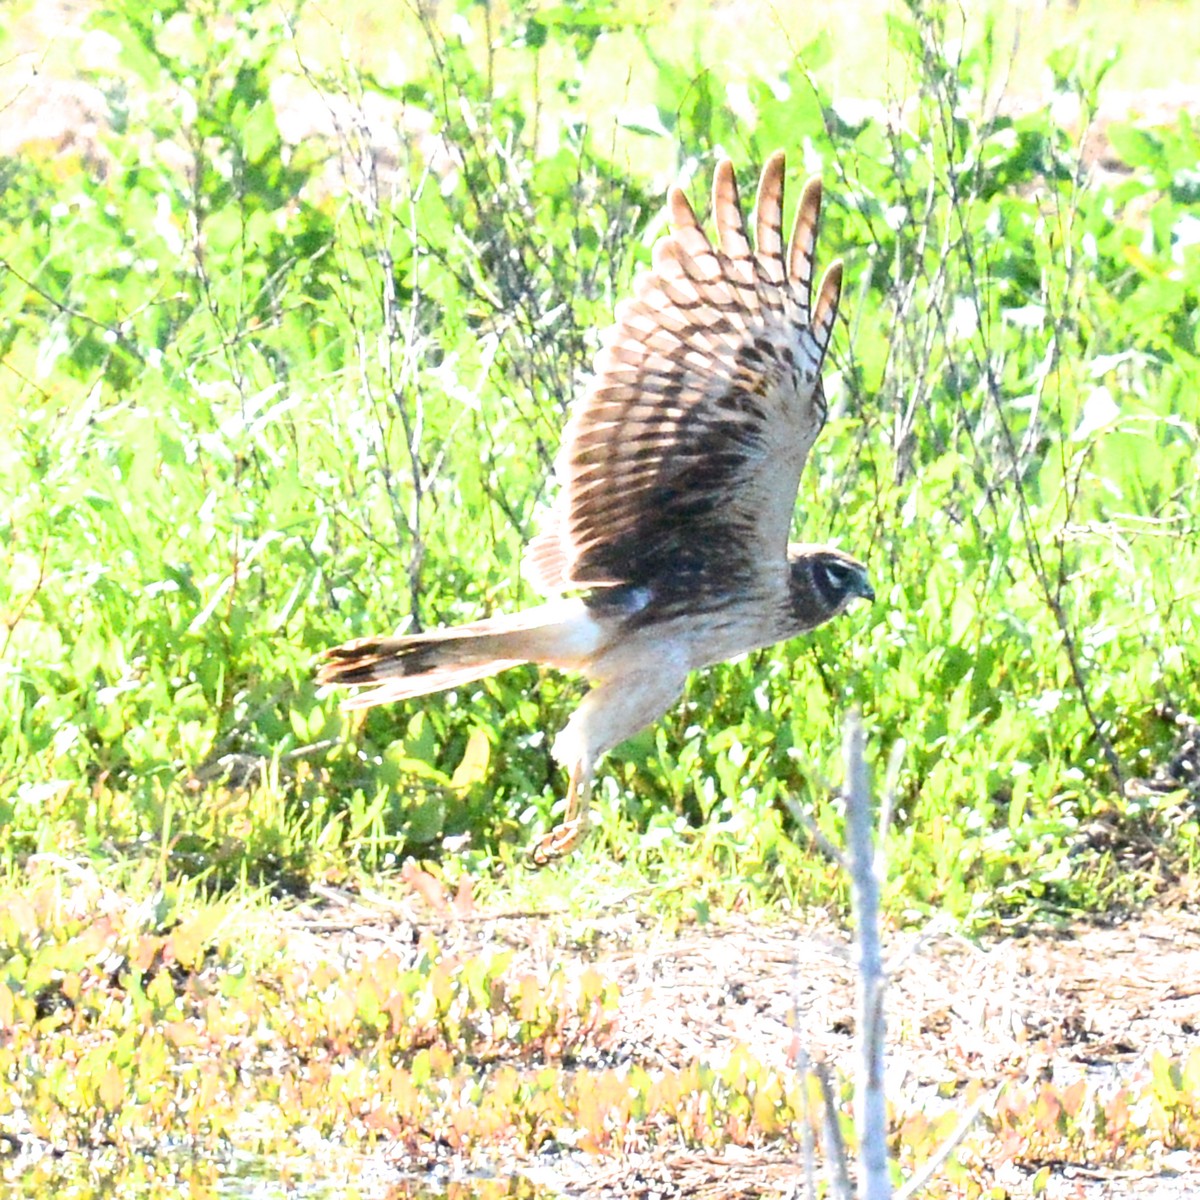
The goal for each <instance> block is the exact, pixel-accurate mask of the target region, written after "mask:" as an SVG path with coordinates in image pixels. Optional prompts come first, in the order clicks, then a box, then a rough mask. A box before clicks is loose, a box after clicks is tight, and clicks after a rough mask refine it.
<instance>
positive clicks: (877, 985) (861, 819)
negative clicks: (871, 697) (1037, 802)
mask: <svg viewBox="0 0 1200 1200" xmlns="http://www.w3.org/2000/svg"><path fill="white" fill-rule="evenodd" d="M863 743H864V735H863V727H862V718H861V717H860V716H859V714H858V713H857V712H853V713H851V714H850V718H849V720H848V721H847V723H846V741H845V756H846V841H847V844H848V849H849V852H850V853H849V859H850V882H851V893H850V895H851V904H852V907H853V909H854V926H855V936H854V945H855V950H856V952H857V959H858V964H857V965H858V970H857V972H856V974H857V991H858V1046H859V1053H860V1059H859V1066H858V1078H857V1080H856V1081H855V1085H854V1112H855V1123H856V1124H857V1126H858V1195H859V1197H860V1200H890V1198H891V1195H892V1185H891V1181H890V1179H889V1178H888V1157H887V1099H886V1097H885V1096H884V1090H883V1050H884V1016H883V993H884V984H885V979H884V973H883V950H882V948H881V947H880V943H879V876H878V875H877V874H876V858H875V847H874V844H873V838H872V828H871V826H872V813H871V788H870V784H869V783H868V781H867V764H866V760H865V758H864V757H863Z"/></svg>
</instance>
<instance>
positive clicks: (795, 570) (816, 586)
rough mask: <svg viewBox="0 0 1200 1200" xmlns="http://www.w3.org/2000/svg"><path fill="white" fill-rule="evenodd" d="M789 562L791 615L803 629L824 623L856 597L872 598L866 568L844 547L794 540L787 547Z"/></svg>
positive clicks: (843, 610) (872, 594) (872, 590)
mask: <svg viewBox="0 0 1200 1200" xmlns="http://www.w3.org/2000/svg"><path fill="white" fill-rule="evenodd" d="M788 565H789V566H790V568H791V584H792V586H791V604H792V618H793V620H794V621H796V622H797V623H798V624H799V625H800V626H801V627H802V628H805V629H815V628H816V627H817V626H818V625H823V624H824V623H825V622H826V621H829V620H832V619H833V618H834V617H836V616H837V615H838V614H839V613H843V612H845V611H846V609H847V608H849V606H850V605H851V603H853V601H854V600H856V599H860V598H861V599H863V600H874V599H875V589H874V588H873V587H872V586H871V581H870V579H869V578H868V576H867V568H866V567H865V566H864V565H863V564H862V563H860V562H859V561H858V559H857V558H855V557H854V556H853V555H850V554H847V553H846V552H845V551H844V550H837V549H835V548H834V547H833V546H813V545H804V544H798V543H793V544H792V545H790V546H789V547H788Z"/></svg>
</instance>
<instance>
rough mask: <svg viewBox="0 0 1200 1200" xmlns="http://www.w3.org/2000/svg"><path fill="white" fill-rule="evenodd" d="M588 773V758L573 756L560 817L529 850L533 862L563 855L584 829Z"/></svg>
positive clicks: (541, 863) (589, 783)
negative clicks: (563, 806)
mask: <svg viewBox="0 0 1200 1200" xmlns="http://www.w3.org/2000/svg"><path fill="white" fill-rule="evenodd" d="M592 774H593V770H592V761H591V759H590V758H585V759H577V760H576V761H575V763H574V765H573V766H572V767H571V782H570V784H569V785H568V787H567V803H566V811H565V812H564V813H563V819H562V821H561V822H559V824H557V825H556V826H555V827H554V828H553V829H552V830H550V832H549V833H547V834H546V835H545V836H544V837H543V838H541V839H540V840H539V841H538V842H537V844H536V845H535V846H534V847H533V849H532V850H530V852H529V856H530V858H532V859H533V862H534V865H535V866H538V867H544V866H545V865H546V864H547V863H548V862H550V861H551V859H555V858H563V857H565V856H566V855H568V854H570V853H571V851H572V850H574V849H575V847H576V846H578V845H579V843H580V841H581V840H582V839H583V835H584V834H585V833H587V828H588V802H589V800H590V799H591V795H592Z"/></svg>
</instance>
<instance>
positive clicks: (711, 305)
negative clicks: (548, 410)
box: [318, 152, 875, 862]
mask: <svg viewBox="0 0 1200 1200" xmlns="http://www.w3.org/2000/svg"><path fill="white" fill-rule="evenodd" d="M783 164H784V158H783V154H782V152H778V153H776V154H774V155H772V157H771V158H770V159H769V160H768V161H767V164H766V166H765V167H764V168H763V173H762V179H761V181H760V182H759V185H758V199H757V202H756V210H755V228H756V234H755V243H756V244H755V247H754V249H751V247H750V242H749V240H748V239H747V236H746V227H745V225H744V223H743V221H742V213H741V209H740V206H739V203H738V194H737V185H736V183H735V181H734V176H733V168H732V166H731V165H730V163H729V161H728V160H724V161H722V162H720V163H718V164H717V169H716V175H715V178H714V181H713V211H714V213H715V216H716V225H717V245H716V246H714V245H712V244H711V243H710V242H709V240H708V238H707V237H706V236H705V234H704V231H703V230H702V229H701V227H700V223H699V222H698V221H697V220H696V214H695V213H694V212H693V211H692V207H691V205H690V204H689V203H688V201H687V198H686V196H684V194H683V192H682V191H680V190H679V189H678V188H672V189H671V192H670V194H669V196H668V200H667V208H668V215H669V217H670V223H671V232H670V234H669V235H668V236H666V237H664V238H662V239H661V240H660V241H659V242H658V243H657V244H656V245H655V246H654V251H653V267H652V269H651V270H650V271H649V272H648V273H646V274H644V275H642V276H641V277H639V278H638V279H637V281H636V282H635V284H634V296H633V298H632V299H629V300H625V301H623V302H622V303H621V304H619V305H618V306H617V311H616V323H615V324H614V325H613V326H612V327H611V328H610V329H609V330H607V331H606V333H605V334H604V336H603V339H602V342H603V345H602V349H601V350H600V352H599V354H598V355H597V356H596V362H595V376H594V378H593V379H592V380H591V382H590V384H589V385H588V387H587V390H586V392H585V393H584V395H583V398H582V400H581V401H580V402H579V403H578V404H577V407H576V408H575V411H574V413H573V415H572V417H571V419H570V421H569V422H568V423H567V427H566V430H565V432H564V434H563V445H562V451H561V453H560V456H559V462H558V475H559V478H560V483H561V490H560V493H559V496H558V500H557V502H556V504H555V505H554V507H553V509H552V510H551V512H550V513H549V515H548V518H547V520H546V521H545V523H544V526H543V529H542V532H541V533H539V534H538V536H537V537H535V538H534V539H533V541H532V543H531V544H530V546H529V548H528V550H527V552H526V556H525V569H526V571H527V574H528V576H529V579H530V581H531V582H532V583H533V584H534V586H535V587H536V588H537V589H538V591H540V592H541V593H542V594H543V595H546V596H552V597H554V598H553V599H551V600H550V601H549V602H548V603H546V604H543V605H541V606H539V607H537V608H532V609H527V610H525V611H523V612H518V613H513V614H511V615H508V616H500V617H493V618H491V619H490V620H484V621H476V622H473V623H472V624H470V625H461V626H457V627H455V628H452V629H439V630H434V631H432V632H429V633H420V634H415V635H413V636H410V637H390V638H360V639H358V640H357V641H353V642H347V643H346V644H345V645H342V646H337V647H335V648H334V649H332V650H330V651H329V652H328V654H327V656H326V661H325V663H324V664H323V665H322V666H321V668H320V671H319V674H318V679H319V681H320V682H321V683H338V684H368V683H370V684H376V685H377V686H376V687H374V688H372V690H371V691H369V692H365V693H361V694H359V695H356V696H353V697H351V698H350V699H349V700H347V701H346V702H345V707H346V708H366V707H368V706H370V705H373V704H385V703H388V702H389V701H393V700H406V699H408V698H409V697H412V696H422V695H425V694H426V693H429V692H438V691H442V690H443V689H445V688H453V687H461V686H462V685H463V684H467V683H471V682H472V681H474V680H476V679H482V678H484V677H485V676H487V675H492V674H494V673H495V672H497V671H503V670H506V669H507V668H508V667H513V666H516V665H518V664H519V663H525V662H535V663H542V664H545V665H547V666H552V667H559V668H563V669H566V670H573V671H582V672H583V674H584V675H586V676H587V678H588V680H589V682H590V683H591V685H592V686H591V690H590V691H589V692H588V693H587V695H586V696H585V697H584V698H583V701H582V702H581V703H580V705H579V707H578V709H576V711H575V713H574V715H573V716H572V717H571V719H570V721H568V722H567V725H566V727H565V728H564V729H563V730H562V732H561V733H559V735H558V737H557V739H556V740H555V742H554V756H555V758H556V759H558V761H559V762H561V763H563V764H564V765H565V766H566V767H567V769H568V771H569V772H570V787H569V790H568V792H567V801H566V813H565V815H564V819H563V823H562V825H560V826H559V827H558V828H557V829H554V830H552V831H551V832H550V833H549V834H547V835H546V836H545V837H544V838H543V839H542V840H541V842H540V843H539V844H538V845H537V846H536V847H535V849H534V858H535V860H536V861H538V862H545V861H546V860H547V859H549V858H551V857H555V856H557V855H560V854H566V853H569V852H570V850H571V849H573V848H574V846H575V844H576V843H577V841H578V840H579V837H580V835H581V834H582V832H583V830H584V829H585V828H586V821H587V804H588V793H589V790H590V787H591V782H592V775H593V772H594V770H595V765H596V762H597V760H598V759H599V758H600V757H601V756H602V755H604V754H605V753H607V752H608V751H609V750H611V749H612V748H613V747H614V746H617V745H618V744H619V743H621V742H623V741H624V740H625V739H626V738H628V737H630V736H632V735H633V734H634V733H636V732H637V731H638V730H639V729H641V728H643V727H644V726H646V725H648V724H650V722H652V721H654V720H656V719H657V718H658V717H660V716H661V715H662V714H663V713H664V712H665V711H666V710H667V709H668V708H669V707H670V706H671V705H672V704H673V703H674V702H675V701H676V700H677V699H678V698H679V696H680V694H681V693H682V691H683V687H684V683H685V681H686V679H687V676H688V673H689V672H691V671H693V670H695V669H696V668H698V667H707V666H711V665H712V664H714V663H718V662H722V661H724V660H725V659H728V658H733V657H735V656H737V655H739V654H744V653H746V652H747V651H750V650H755V649H758V648H759V647H762V646H769V645H772V644H773V643H775V642H778V641H782V640H783V639H785V638H790V637H794V636H795V635H797V634H800V633H805V632H806V631H808V630H810V629H815V628H816V627H817V626H818V625H822V624H824V623H825V622H826V621H828V620H830V619H831V618H833V617H835V616H837V615H838V614H839V613H841V612H843V611H844V610H845V609H846V608H847V606H848V605H849V604H850V603H851V601H852V600H854V598H855V597H864V598H865V599H867V600H873V599H874V598H875V596H874V592H873V591H872V590H871V585H870V582H869V581H868V578H867V571H866V568H865V567H864V566H863V564H862V563H860V562H859V561H858V560H857V559H855V558H852V557H851V556H850V555H848V554H845V553H843V552H842V551H841V550H837V549H835V548H833V547H831V546H820V545H805V544H796V543H791V544H789V542H788V532H789V529H790V526H791V523H792V514H793V509H794V507H795V501H796V489H797V487H798V485H799V481H800V472H801V470H802V469H803V467H804V461H805V458H806V457H807V455H808V451H809V449H810V448H811V446H812V444H813V442H814V441H815V440H816V437H817V434H818V433H819V432H820V431H821V426H822V425H823V424H824V422H825V412H826V404H825V395H824V392H823V390H822V387H821V364H822V361H823V360H824V358H825V351H826V348H827V347H828V345H829V337H830V333H831V332H832V330H833V322H834V318H835V317H836V315H837V305H838V297H839V295H840V292H841V283H842V265H841V263H840V262H836V263H834V264H833V265H832V266H831V267H830V268H829V269H828V271H826V273H825V276H824V278H823V279H822V280H821V285H820V287H819V288H818V289H817V292H816V303H815V305H814V303H813V250H814V248H815V244H816V234H817V219H818V216H819V213H820V207H821V184H820V181H819V180H818V179H810V180H809V182H808V183H807V185H806V186H805V188H804V193H803V195H802V196H801V198H800V207H799V209H798V210H797V213H796V220H795V225H794V226H793V228H792V236H791V241H790V243H789V244H788V246H787V247H786V248H785V247H784V244H783V237H782V222H783ZM564 593H574V595H564Z"/></svg>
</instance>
